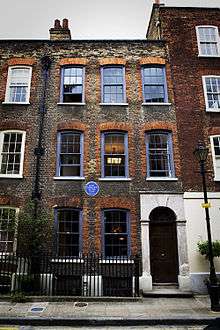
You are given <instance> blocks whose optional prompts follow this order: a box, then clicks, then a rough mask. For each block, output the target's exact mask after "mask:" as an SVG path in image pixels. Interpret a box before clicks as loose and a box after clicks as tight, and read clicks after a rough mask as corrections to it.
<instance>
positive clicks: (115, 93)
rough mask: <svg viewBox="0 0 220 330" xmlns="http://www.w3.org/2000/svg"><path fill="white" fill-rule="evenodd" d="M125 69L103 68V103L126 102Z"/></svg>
mask: <svg viewBox="0 0 220 330" xmlns="http://www.w3.org/2000/svg"><path fill="white" fill-rule="evenodd" d="M124 76H125V69H124V67H122V66H114V67H108V66H107V67H103V68H102V102H103V103H124V102H125V77H124Z"/></svg>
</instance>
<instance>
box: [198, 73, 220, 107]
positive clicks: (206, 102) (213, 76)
mask: <svg viewBox="0 0 220 330" xmlns="http://www.w3.org/2000/svg"><path fill="white" fill-rule="evenodd" d="M206 78H219V79H220V75H207V76H202V85H203V93H204V98H205V106H206V111H207V112H220V108H209V103H208V97H207V88H206V82H205V79H206Z"/></svg>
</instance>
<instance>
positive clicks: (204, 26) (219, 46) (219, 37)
mask: <svg viewBox="0 0 220 330" xmlns="http://www.w3.org/2000/svg"><path fill="white" fill-rule="evenodd" d="M199 28H214V29H215V31H216V42H217V49H218V55H206V54H202V51H201V47H200V38H199ZM196 38H197V45H198V57H220V36H219V32H218V27H217V26H214V25H198V26H196Z"/></svg>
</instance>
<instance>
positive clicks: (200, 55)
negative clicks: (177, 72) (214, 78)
mask: <svg viewBox="0 0 220 330" xmlns="http://www.w3.org/2000/svg"><path fill="white" fill-rule="evenodd" d="M198 57H205V58H206V57H213V58H215V57H220V55H202V54H199V55H198Z"/></svg>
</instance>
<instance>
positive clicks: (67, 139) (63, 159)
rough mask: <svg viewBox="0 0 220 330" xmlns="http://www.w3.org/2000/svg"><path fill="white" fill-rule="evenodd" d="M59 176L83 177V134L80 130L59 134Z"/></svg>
mask: <svg viewBox="0 0 220 330" xmlns="http://www.w3.org/2000/svg"><path fill="white" fill-rule="evenodd" d="M57 150H58V157H57V176H64V177H82V175H83V174H82V172H83V151H82V150H83V134H82V133H81V132H78V131H67V132H60V133H59V134H58V146H57Z"/></svg>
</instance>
